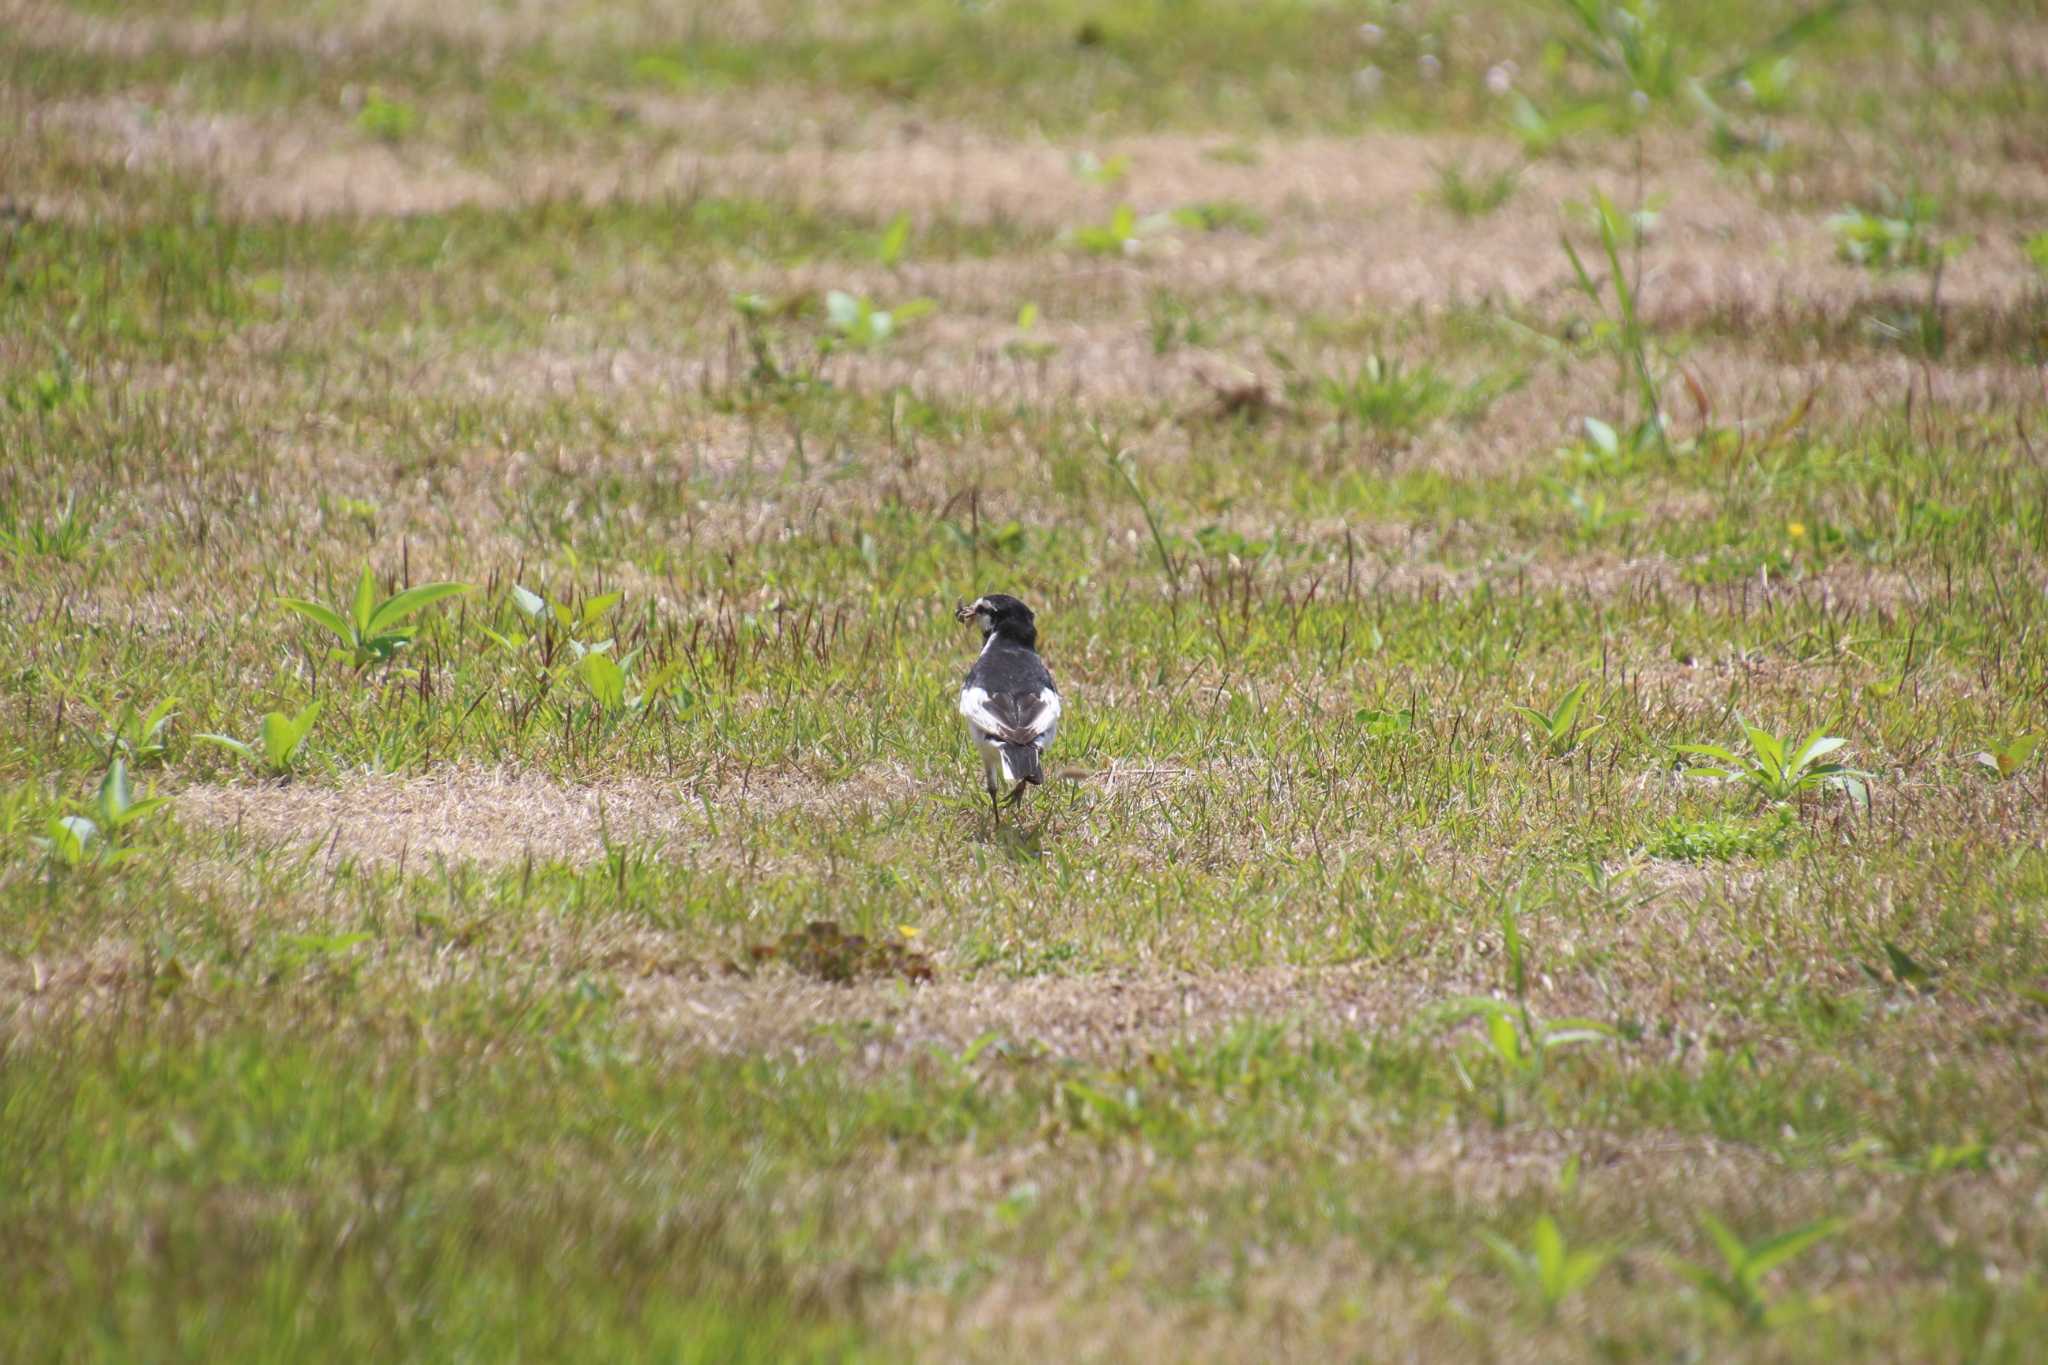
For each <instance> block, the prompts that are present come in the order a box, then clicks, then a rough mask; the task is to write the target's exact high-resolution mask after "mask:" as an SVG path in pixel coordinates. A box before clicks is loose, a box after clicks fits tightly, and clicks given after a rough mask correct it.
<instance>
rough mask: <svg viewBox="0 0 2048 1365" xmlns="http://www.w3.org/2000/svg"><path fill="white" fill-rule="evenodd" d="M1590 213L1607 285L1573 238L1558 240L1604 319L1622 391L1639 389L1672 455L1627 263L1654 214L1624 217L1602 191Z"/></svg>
mask: <svg viewBox="0 0 2048 1365" xmlns="http://www.w3.org/2000/svg"><path fill="white" fill-rule="evenodd" d="M1588 207H1589V209H1590V212H1591V215H1592V218H1593V221H1594V224H1595V226H1596V227H1597V228H1598V230H1599V233H1600V251H1601V254H1602V255H1603V256H1604V257H1605V258H1606V260H1607V274H1606V276H1605V277H1604V278H1603V279H1601V280H1595V279H1594V278H1593V275H1592V273H1591V272H1590V271H1588V270H1587V269H1586V263H1585V262H1584V261H1583V260H1582V259H1580V257H1579V252H1578V248H1576V247H1574V246H1573V245H1572V239H1571V237H1570V236H1569V235H1560V236H1559V238H1558V240H1559V242H1561V243H1562V244H1563V246H1564V254H1565V256H1566V258H1567V259H1569V260H1570V261H1571V265H1572V277H1573V280H1574V282H1575V284H1576V285H1577V287H1578V290H1579V292H1580V293H1581V294H1584V295H1585V296H1586V299H1587V301H1588V302H1589V303H1591V304H1592V305H1593V309H1594V312H1595V314H1596V315H1597V316H1598V321H1597V322H1596V323H1595V324H1594V327H1593V336H1594V339H1595V340H1596V341H1599V342H1604V343H1605V344H1606V345H1607V346H1608V347H1609V348H1610V349H1611V350H1612V351H1613V353H1614V357H1615V362H1616V365H1617V369H1618V375H1617V387H1618V391H1619V392H1620V393H1623V394H1626V393H1627V392H1628V390H1629V389H1630V388H1631V387H1633V388H1634V389H1635V391H1636V397H1637V400H1638V402H1639V403H1640V405H1641V409H1642V410H1641V417H1640V420H1641V422H1642V423H1643V424H1644V425H1646V426H1647V427H1649V428H1650V429H1651V431H1652V432H1653V433H1654V434H1655V437H1656V440H1657V443H1658V446H1659V448H1660V449H1662V450H1664V451H1665V452H1666V453H1669V450H1670V444H1669V438H1668V436H1667V435H1666V433H1665V426H1664V409H1663V400H1662V398H1661V397H1660V396H1659V391H1658V384H1657V379H1656V376H1655V375H1654V374H1653V373H1652V372H1651V368H1650V337H1649V332H1648V330H1647V329H1646V328H1645V327H1644V326H1643V321H1642V317H1641V315H1640V313H1639V312H1638V311H1637V307H1636V303H1637V291H1636V287H1635V285H1634V284H1632V283H1630V280H1629V273H1628V271H1627V270H1626V269H1625V268H1624V267H1623V265H1622V259H1621V253H1622V247H1623V243H1624V242H1629V243H1637V244H1639V243H1640V241H1641V237H1642V233H1643V232H1644V230H1645V228H1646V227H1647V225H1648V224H1649V223H1650V222H1651V221H1654V212H1653V211H1650V210H1642V209H1639V210H1637V211H1636V212H1635V213H1633V214H1623V213H1622V211H1621V210H1620V209H1619V208H1617V207H1616V206H1615V204H1614V201H1613V200H1612V199H1609V198H1608V197H1607V195H1606V194H1605V193H1603V192H1601V191H1599V190H1595V191H1594V192H1593V198H1592V200H1591V202H1590V205H1589V206H1588ZM1610 293H1611V294H1612V295H1613V303H1612V305H1610V304H1609V303H1608V301H1607V296H1608V295H1609V294H1610Z"/></svg>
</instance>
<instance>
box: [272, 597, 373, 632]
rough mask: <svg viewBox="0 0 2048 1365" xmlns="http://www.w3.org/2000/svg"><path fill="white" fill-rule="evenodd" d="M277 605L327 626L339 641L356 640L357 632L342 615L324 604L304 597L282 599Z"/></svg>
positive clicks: (278, 600) (279, 599)
mask: <svg viewBox="0 0 2048 1365" xmlns="http://www.w3.org/2000/svg"><path fill="white" fill-rule="evenodd" d="M277 603H278V605H279V606H281V607H284V608H286V609H287V610H289V611H295V612H297V613H298V614H299V615H301V616H303V617H305V618H306V619H307V620H309V621H312V622H313V623H315V624H316V625H321V626H325V627H326V628H327V629H328V630H330V631H332V632H333V633H334V635H335V637H336V638H337V639H340V640H344V641H348V640H354V639H355V632H354V631H353V630H351V629H350V628H349V624H348V622H347V620H345V619H344V618H343V617H342V614H341V613H340V612H338V611H336V610H335V609H334V608H333V607H330V606H328V605H327V604H326V603H324V602H308V601H307V600H305V599H304V598H302V597H280V598H278V599H277Z"/></svg>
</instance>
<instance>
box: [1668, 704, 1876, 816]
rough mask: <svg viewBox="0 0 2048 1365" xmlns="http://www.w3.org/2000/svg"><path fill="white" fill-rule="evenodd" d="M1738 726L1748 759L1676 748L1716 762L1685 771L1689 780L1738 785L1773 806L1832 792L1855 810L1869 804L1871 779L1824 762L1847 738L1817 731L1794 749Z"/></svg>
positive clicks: (1705, 747) (1703, 747) (1712, 748)
mask: <svg viewBox="0 0 2048 1365" xmlns="http://www.w3.org/2000/svg"><path fill="white" fill-rule="evenodd" d="M1736 721H1737V723H1738V724H1740V725H1742V733H1743V735H1744V736H1745V737H1746V738H1747V739H1748V741H1749V755H1748V757H1746V758H1745V757H1743V756H1741V755H1738V754H1736V753H1735V752H1733V751H1732V750H1729V749H1724V748H1722V747H1721V746H1719V745H1716V744H1680V745H1678V746H1677V752H1678V753H1680V754H1692V755H1698V756H1699V757H1701V758H1709V759H1713V760H1714V766H1707V767H1695V768H1690V769H1688V770H1687V771H1688V772H1689V773H1690V774H1691V775H1692V776H1695V777H1713V778H1724V779H1730V780H1736V781H1741V782H1744V783H1747V784H1748V785H1749V787H1750V788H1751V789H1752V790H1753V791H1755V792H1756V794H1757V795H1758V796H1760V797H1762V798H1763V799H1764V800H1766V801H1770V802H1774V803H1783V802H1787V801H1794V800H1797V799H1798V798H1800V797H1801V796H1804V795H1806V794H1807V793H1809V792H1817V791H1824V790H1828V789H1835V790H1839V791H1841V792H1844V793H1846V794H1847V795H1848V797H1849V799H1850V800H1852V801H1854V802H1855V803H1856V804H1857V805H1859V806H1868V805H1869V804H1870V786H1869V782H1870V778H1871V774H1869V773H1867V772H1864V771H1863V770H1861V769H1860V768H1851V767H1847V766H1845V765H1843V764H1840V763H1828V762H1823V761H1822V760H1824V759H1826V758H1827V756H1828V755H1829V754H1832V753H1834V752H1835V751H1836V750H1838V749H1840V748H1841V747H1842V746H1843V745H1845V744H1847V743H1848V742H1849V741H1847V740H1846V739H1842V738H1839V737H1837V736H1834V735H1828V734H1824V733H1823V732H1821V731H1819V730H1815V731H1814V732H1813V733H1812V734H1810V735H1808V736H1807V737H1806V738H1805V739H1804V740H1803V741H1800V742H1798V743H1796V744H1795V743H1793V742H1792V741H1791V740H1788V739H1779V738H1778V737H1777V736H1775V735H1773V734H1771V733H1770V732H1769V731H1766V730H1759V729H1757V728H1756V727H1755V726H1753V725H1749V724H1747V723H1744V722H1743V721H1742V719H1741V717H1739V716H1738V717H1737V718H1736Z"/></svg>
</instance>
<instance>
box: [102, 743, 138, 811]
mask: <svg viewBox="0 0 2048 1365" xmlns="http://www.w3.org/2000/svg"><path fill="white" fill-rule="evenodd" d="M131 804H132V796H131V794H130V792H129V789H128V765H127V764H125V763H123V762H122V761H121V760H120V759H118V758H117V759H115V760H114V761H113V762H112V763H110V764H109V765H107V775H106V776H105V777H103V778H101V779H100V811H101V813H102V814H104V815H106V816H107V817H108V818H109V819H110V820H114V821H116V822H118V821H119V820H120V818H121V814H122V812H124V811H126V810H127V809H128V807H129V806H130V805H131Z"/></svg>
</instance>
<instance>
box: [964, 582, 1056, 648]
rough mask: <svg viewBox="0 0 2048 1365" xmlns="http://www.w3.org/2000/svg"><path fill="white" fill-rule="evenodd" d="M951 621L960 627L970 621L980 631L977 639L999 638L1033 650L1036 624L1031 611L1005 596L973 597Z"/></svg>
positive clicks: (995, 593) (1036, 641) (991, 594)
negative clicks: (992, 636) (996, 636)
mask: <svg viewBox="0 0 2048 1365" xmlns="http://www.w3.org/2000/svg"><path fill="white" fill-rule="evenodd" d="M953 618H954V619H955V620H957V621H959V622H961V623H962V624H965V623H967V622H969V621H972V622H974V623H976V624H977V625H979V626H980V627H981V637H982V638H983V639H984V640H986V639H987V638H988V637H989V636H991V635H1001V636H1003V637H1005V638H1006V639H1011V640H1015V641H1017V642H1018V643H1019V644H1022V645H1031V646H1036V645H1037V643H1038V623H1037V620H1036V618H1034V617H1033V616H1032V614H1031V608H1029V607H1027V606H1025V605H1024V604H1023V603H1022V602H1019V601H1018V600H1017V599H1016V598H1014V597H1011V596H1009V595H1008V594H1007V593H1000V592H992V593H989V594H988V595H987V596H985V597H977V598H975V599H974V600H973V601H972V602H970V603H968V604H967V605H966V606H963V607H961V608H959V609H958V610H956V611H955V612H954V613H953Z"/></svg>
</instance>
